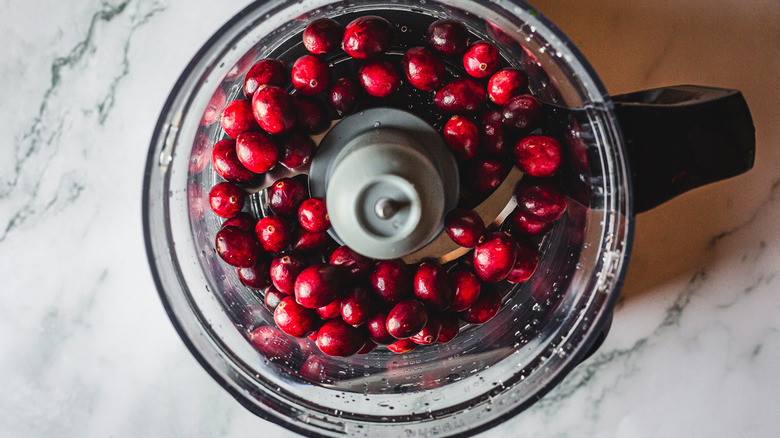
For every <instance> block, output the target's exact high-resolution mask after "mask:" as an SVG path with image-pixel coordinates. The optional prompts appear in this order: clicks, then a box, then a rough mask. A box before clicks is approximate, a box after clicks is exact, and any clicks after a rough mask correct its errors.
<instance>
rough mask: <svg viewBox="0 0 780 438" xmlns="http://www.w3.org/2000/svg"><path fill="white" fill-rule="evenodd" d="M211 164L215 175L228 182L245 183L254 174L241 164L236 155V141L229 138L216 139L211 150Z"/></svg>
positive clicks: (250, 179)
mask: <svg viewBox="0 0 780 438" xmlns="http://www.w3.org/2000/svg"><path fill="white" fill-rule="evenodd" d="M211 165H212V167H214V171H215V172H217V175H219V176H221V177H222V178H225V179H226V180H228V181H230V182H235V183H247V182H249V181H252V178H254V177H255V174H254V173H253V172H251V171H250V170H249V169H247V168H246V167H244V165H243V164H241V161H239V160H238V155H236V141H235V140H233V139H230V138H227V139H225V140H221V141H218V142H217V143H216V144H215V145H214V149H212V150H211Z"/></svg>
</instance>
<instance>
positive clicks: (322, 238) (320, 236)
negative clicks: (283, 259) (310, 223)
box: [292, 227, 328, 254]
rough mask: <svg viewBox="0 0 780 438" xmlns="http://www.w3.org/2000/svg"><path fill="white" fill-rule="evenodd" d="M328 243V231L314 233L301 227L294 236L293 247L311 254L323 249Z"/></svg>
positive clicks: (294, 249)
mask: <svg viewBox="0 0 780 438" xmlns="http://www.w3.org/2000/svg"><path fill="white" fill-rule="evenodd" d="M327 243H328V233H326V232H321V233H312V232H311V231H309V230H307V229H306V228H303V227H299V228H298V229H297V230H296V232H295V237H293V244H292V249H293V251H297V252H300V253H304V254H311V253H314V252H317V251H319V250H322V249H323V248H325V245H327Z"/></svg>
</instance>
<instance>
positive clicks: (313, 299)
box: [295, 264, 341, 309]
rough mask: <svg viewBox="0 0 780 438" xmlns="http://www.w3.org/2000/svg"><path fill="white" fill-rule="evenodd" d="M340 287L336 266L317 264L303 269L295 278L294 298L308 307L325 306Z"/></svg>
mask: <svg viewBox="0 0 780 438" xmlns="http://www.w3.org/2000/svg"><path fill="white" fill-rule="evenodd" d="M340 288H341V281H340V277H339V272H338V271H337V269H336V267H334V266H330V265H326V264H317V265H312V266H309V267H308V268H306V269H304V270H303V271H302V272H301V273H300V274H298V278H296V279H295V300H296V301H297V302H298V303H299V304H300V305H302V306H304V307H307V308H309V309H316V308H318V307H322V306H326V305H328V304H330V303H332V302H333V301H334V300H335V299H336V298H337V297H338V292H339V290H340Z"/></svg>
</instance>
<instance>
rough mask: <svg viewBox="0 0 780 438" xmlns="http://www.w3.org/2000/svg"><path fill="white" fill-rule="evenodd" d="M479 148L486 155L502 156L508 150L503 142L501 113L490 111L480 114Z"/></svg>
mask: <svg viewBox="0 0 780 438" xmlns="http://www.w3.org/2000/svg"><path fill="white" fill-rule="evenodd" d="M479 147H480V148H481V149H482V150H484V151H485V152H487V153H488V154H494V155H502V154H504V153H506V151H507V150H508V147H507V144H506V142H505V141H504V122H503V121H502V120H501V111H499V110H496V109H491V110H488V111H485V112H484V113H483V114H482V118H481V119H480V124H479Z"/></svg>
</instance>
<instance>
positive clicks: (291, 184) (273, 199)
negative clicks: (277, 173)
mask: <svg viewBox="0 0 780 438" xmlns="http://www.w3.org/2000/svg"><path fill="white" fill-rule="evenodd" d="M308 197H309V193H308V191H307V190H306V187H304V186H303V184H302V183H301V182H300V181H298V180H297V179H293V178H280V179H278V180H276V182H275V183H274V184H273V185H272V186H271V187H270V188H269V189H268V205H269V206H270V207H271V211H272V212H274V214H276V215H280V216H288V217H289V216H294V215H296V214H297V213H298V206H300V205H301V202H303V200H304V199H306V198H308Z"/></svg>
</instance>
